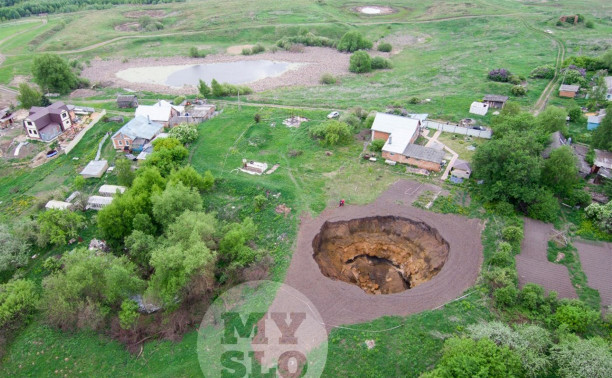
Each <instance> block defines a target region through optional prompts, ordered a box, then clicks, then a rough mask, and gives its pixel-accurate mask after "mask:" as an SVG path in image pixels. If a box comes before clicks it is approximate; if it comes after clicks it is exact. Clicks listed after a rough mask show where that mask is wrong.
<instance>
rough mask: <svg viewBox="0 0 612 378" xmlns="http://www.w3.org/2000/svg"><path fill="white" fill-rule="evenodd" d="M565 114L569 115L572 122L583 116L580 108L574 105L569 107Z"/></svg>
mask: <svg viewBox="0 0 612 378" xmlns="http://www.w3.org/2000/svg"><path fill="white" fill-rule="evenodd" d="M567 114H568V115H569V117H570V120H571V121H572V122H579V121H580V120H581V119H582V118H584V116H583V115H582V109H581V108H580V106H574V107H572V108H570V110H569V111H568V112H567Z"/></svg>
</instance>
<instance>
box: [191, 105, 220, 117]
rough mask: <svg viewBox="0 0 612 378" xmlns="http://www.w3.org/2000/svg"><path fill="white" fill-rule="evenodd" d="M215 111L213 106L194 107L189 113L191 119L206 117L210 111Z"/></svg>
mask: <svg viewBox="0 0 612 378" xmlns="http://www.w3.org/2000/svg"><path fill="white" fill-rule="evenodd" d="M211 109H212V110H213V111H214V110H215V106H214V105H196V106H194V107H193V108H191V110H190V111H189V116H191V117H196V118H197V117H206V116H207V115H208V113H209V112H210V110H211Z"/></svg>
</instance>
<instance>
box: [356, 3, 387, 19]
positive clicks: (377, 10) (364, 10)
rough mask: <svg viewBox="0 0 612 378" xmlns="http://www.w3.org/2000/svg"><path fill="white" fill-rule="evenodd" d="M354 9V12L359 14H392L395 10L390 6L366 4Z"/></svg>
mask: <svg viewBox="0 0 612 378" xmlns="http://www.w3.org/2000/svg"><path fill="white" fill-rule="evenodd" d="M354 10H355V12H358V13H361V14H367V15H369V16H379V15H383V14H392V13H396V12H397V10H395V9H393V8H391V7H381V6H378V5H366V6H362V7H357V8H354Z"/></svg>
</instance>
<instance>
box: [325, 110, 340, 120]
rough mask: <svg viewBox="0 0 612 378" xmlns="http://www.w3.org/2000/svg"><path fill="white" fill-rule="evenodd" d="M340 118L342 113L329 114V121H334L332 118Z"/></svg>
mask: <svg viewBox="0 0 612 378" xmlns="http://www.w3.org/2000/svg"><path fill="white" fill-rule="evenodd" d="M338 117H340V113H338V112H336V111H334V112H331V113H329V114H328V115H327V118H329V119H332V118H338Z"/></svg>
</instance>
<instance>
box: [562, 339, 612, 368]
mask: <svg viewBox="0 0 612 378" xmlns="http://www.w3.org/2000/svg"><path fill="white" fill-rule="evenodd" d="M551 358H552V360H553V361H554V363H555V365H556V366H557V368H558V371H557V376H559V377H609V376H610V372H611V371H612V359H611V358H610V346H609V344H608V343H607V342H606V341H604V340H602V339H601V338H599V337H595V338H592V339H588V340H584V339H581V338H579V337H576V336H574V335H570V336H568V337H566V338H565V339H563V340H562V341H561V343H559V344H558V345H555V346H553V347H552V348H551Z"/></svg>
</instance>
